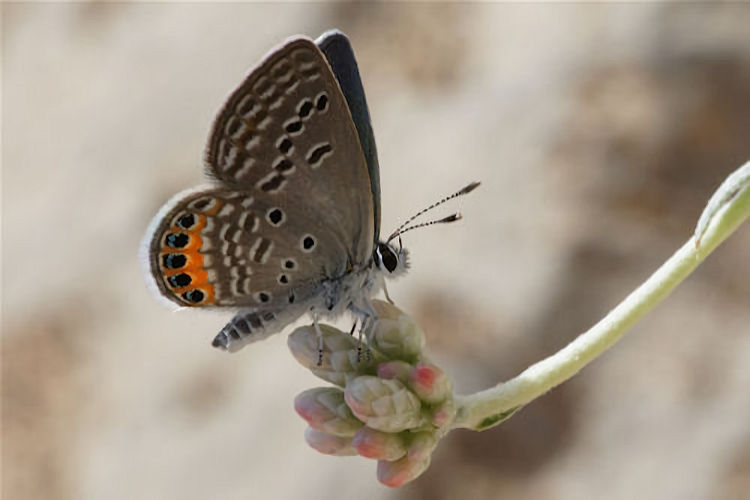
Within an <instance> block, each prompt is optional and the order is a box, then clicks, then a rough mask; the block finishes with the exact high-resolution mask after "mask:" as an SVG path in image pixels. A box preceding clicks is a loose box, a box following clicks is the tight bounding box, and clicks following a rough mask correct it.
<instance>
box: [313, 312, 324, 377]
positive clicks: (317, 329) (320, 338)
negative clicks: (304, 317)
mask: <svg viewBox="0 0 750 500" xmlns="http://www.w3.org/2000/svg"><path fill="white" fill-rule="evenodd" d="M312 317H313V328H314V329H315V335H317V337H318V363H317V364H318V366H321V365H322V364H323V332H321V331H320V325H319V324H318V315H317V314H316V313H315V312H314V311H313V313H312Z"/></svg>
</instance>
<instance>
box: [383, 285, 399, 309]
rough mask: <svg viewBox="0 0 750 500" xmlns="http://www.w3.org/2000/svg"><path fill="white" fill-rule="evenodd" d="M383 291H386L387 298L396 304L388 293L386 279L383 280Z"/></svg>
mask: <svg viewBox="0 0 750 500" xmlns="http://www.w3.org/2000/svg"><path fill="white" fill-rule="evenodd" d="M383 292H384V293H385V299H386V300H387V301H388V302H390V303H391V305H396V303H395V302H393V299H392V298H391V296H390V295H388V287H387V286H385V281H384V282H383Z"/></svg>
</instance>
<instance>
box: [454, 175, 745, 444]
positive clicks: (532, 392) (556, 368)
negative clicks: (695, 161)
mask: <svg viewBox="0 0 750 500" xmlns="http://www.w3.org/2000/svg"><path fill="white" fill-rule="evenodd" d="M748 216H750V162H748V163H746V164H745V165H743V166H742V167H740V168H739V169H738V170H736V171H735V172H734V173H732V174H731V175H730V176H729V177H728V178H727V179H726V181H724V183H723V184H722V185H721V186H720V187H719V189H718V190H717V191H716V193H715V194H714V195H713V196H712V197H711V200H709V202H708V205H707V206H706V209H705V210H704V212H703V214H702V215H701V217H700V219H699V221H698V225H697V228H696V231H695V234H694V235H693V237H692V238H690V240H688V241H687V242H686V243H685V244H684V245H683V246H682V247H681V248H680V249H679V250H677V252H675V254H674V255H672V257H670V258H669V260H667V261H666V262H665V263H664V264H663V265H662V266H661V267H660V268H659V269H657V270H656V272H655V273H654V274H652V275H651V277H649V278H648V280H646V282H645V283H643V284H642V285H641V286H639V287H638V288H637V289H636V290H635V291H633V292H632V293H631V294H630V295H628V296H627V297H626V298H625V300H623V301H622V302H621V303H620V304H619V305H618V306H617V307H615V308H614V309H612V310H611V311H610V312H609V314H607V315H606V316H605V317H604V318H603V319H602V320H601V321H599V322H598V323H597V324H595V325H594V326H593V327H591V329H589V330H588V331H587V332H585V333H582V334H581V335H579V336H578V337H577V338H576V339H575V340H573V341H572V342H571V343H570V344H568V345H567V346H565V347H564V348H563V349H561V350H560V351H558V352H557V353H555V354H553V355H552V356H550V357H548V358H546V359H543V360H542V361H539V362H538V363H536V364H534V365H532V366H530V367H529V368H527V369H526V370H524V371H523V372H522V373H521V374H519V375H518V376H516V377H515V378H513V379H511V380H508V381H507V382H504V383H501V384H499V385H497V386H495V387H493V388H490V389H486V390H484V391H481V392H478V393H475V394H471V395H464V396H456V406H457V410H458V412H457V415H456V419H455V421H454V422H453V427H454V428H469V429H475V430H482V429H486V428H488V427H491V426H493V425H495V424H497V423H499V422H502V421H503V420H504V419H506V418H508V417H509V416H510V415H512V414H513V413H514V412H515V411H516V410H518V409H519V408H521V407H522V406H523V405H525V404H527V403H529V402H530V401H532V400H534V399H535V398H537V397H539V396H541V395H542V394H544V393H545V392H547V391H549V390H550V389H552V388H553V387H555V386H557V385H558V384H561V383H562V382H564V381H565V380H567V379H569V378H570V377H572V376H573V375H575V374H576V373H578V371H579V370H580V369H581V368H583V367H584V366H586V365H587V364H588V363H589V362H591V361H592V360H593V359H595V358H596V357H597V356H599V355H600V354H601V353H602V352H604V351H605V350H606V349H607V348H608V347H610V346H611V345H612V344H614V343H615V342H617V341H618V340H619V339H620V337H622V335H623V334H624V333H625V332H626V331H627V330H628V328H630V327H631V326H632V325H633V324H635V323H636V322H637V321H638V320H639V319H641V318H642V317H643V316H644V315H645V314H646V313H647V312H648V311H650V310H651V309H652V308H653V307H654V306H656V305H657V304H658V303H659V302H661V301H662V300H663V299H664V298H666V297H667V296H668V295H669V294H670V293H671V292H672V290H673V289H674V288H675V287H676V286H677V285H678V284H679V283H680V282H682V280H684V279H685V278H686V277H688V276H689V275H690V273H692V272H693V270H694V269H695V268H696V267H698V265H699V264H700V263H701V262H702V261H703V260H704V259H705V258H706V257H707V256H708V255H709V254H710V253H711V252H712V251H713V250H714V249H715V248H716V247H717V246H719V244H720V243H721V242H722V241H724V240H725V239H726V238H727V237H728V236H729V235H730V234H732V233H733V232H734V230H735V229H736V228H737V227H738V226H739V225H740V224H741V223H742V222H743V221H744V220H745V219H746V218H747V217H748Z"/></svg>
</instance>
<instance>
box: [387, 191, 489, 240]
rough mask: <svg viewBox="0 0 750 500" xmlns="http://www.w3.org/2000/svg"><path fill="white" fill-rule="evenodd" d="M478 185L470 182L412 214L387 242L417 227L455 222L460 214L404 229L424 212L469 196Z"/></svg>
mask: <svg viewBox="0 0 750 500" xmlns="http://www.w3.org/2000/svg"><path fill="white" fill-rule="evenodd" d="M479 184H480V183H479V182H472V183H471V184H469V185H468V186H465V187H463V188H462V189H459V190H458V191H456V192H455V193H453V194H451V195H449V196H446V197H445V198H443V199H442V200H440V201H437V202H435V203H433V204H432V205H430V206H429V207H427V208H423V209H422V210H420V211H419V212H417V213H416V214H414V215H412V216H411V217H409V219H408V220H407V221H406V222H404V223H403V224H401V225H400V226H399V227H398V228H397V229H396V230H395V231H393V233H392V234H391V236H390V237H388V241H391V240H392V239H393V238H395V237H396V236H398V235H399V234H403V233H405V232H406V231H411V230H412V229H416V228H418V227H424V226H430V225H432V224H439V223H443V222H455V221H457V220H459V219H460V218H461V215H460V214H453V215H450V216H448V217H445V218H443V219H440V220H434V221H430V222H425V223H424V224H418V225H416V226H411V227H408V228H406V227H407V226H408V225H409V224H411V223H412V222H413V221H414V219H416V218H417V217H420V216H421V215H423V214H425V213H426V212H429V211H430V210H432V209H433V208H435V207H438V206H440V205H442V204H443V203H445V202H446V201H450V200H452V199H453V198H458V197H459V196H463V195H465V194H469V193H471V192H472V191H474V190H475V189H476V188H477V187H479ZM451 218H452V219H451ZM448 219H451V220H448ZM404 228H406V229H404Z"/></svg>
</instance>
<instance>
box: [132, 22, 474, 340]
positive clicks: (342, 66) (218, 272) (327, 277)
mask: <svg viewBox="0 0 750 500" xmlns="http://www.w3.org/2000/svg"><path fill="white" fill-rule="evenodd" d="M205 166H206V169H207V173H208V175H209V176H210V177H212V178H213V180H214V184H213V185H211V186H208V187H199V188H195V189H191V190H188V191H185V192H182V193H179V194H178V195H176V196H175V197H174V198H172V199H171V200H170V201H169V202H167V203H166V204H165V205H164V206H163V207H162V208H161V210H160V211H159V213H158V214H157V216H156V217H155V218H154V220H153V221H152V223H151V225H150V227H149V230H148V232H147V234H146V238H145V240H144V245H143V247H142V248H143V250H142V255H143V257H142V258H143V261H144V263H145V265H146V267H147V274H148V276H149V278H147V279H148V280H149V282H150V283H152V284H153V285H155V287H156V289H157V291H158V293H159V295H161V296H163V297H165V298H166V299H168V300H169V301H170V302H171V303H174V304H177V305H178V306H188V307H225V308H234V309H236V310H237V314H236V315H235V316H234V317H233V318H232V320H231V321H230V322H229V323H228V324H227V325H226V326H224V328H222V329H221V331H220V332H219V334H218V335H216V337H215V338H214V340H213V343H212V344H213V345H214V346H215V347H218V348H222V349H226V350H229V351H236V350H238V349H240V348H241V347H242V346H244V345H245V344H247V343H248V342H251V341H256V340H260V339H263V338H265V337H267V336H268V335H271V334H273V333H277V332H279V331H281V330H282V329H283V328H284V327H285V326H286V325H288V324H289V323H291V322H293V321H294V320H296V319H297V318H299V317H300V316H302V315H303V314H305V313H311V314H312V315H313V318H314V321H315V324H316V325H317V318H318V317H319V316H329V315H338V314H341V313H343V312H345V311H350V312H352V313H354V314H355V315H356V316H357V317H359V318H361V319H362V328H363V329H364V328H365V325H366V324H368V322H371V321H372V320H373V319H374V317H375V311H374V309H373V307H372V304H371V297H373V296H374V295H375V294H377V293H378V292H379V291H380V290H384V289H385V288H384V287H385V278H386V277H388V278H390V277H395V276H399V275H402V274H403V273H404V272H405V271H406V270H407V268H408V253H407V250H406V249H405V248H403V246H402V245H401V244H400V234H402V233H403V232H405V231H407V230H410V229H413V228H415V227H421V226H424V225H429V224H432V223H437V222H452V221H453V220H457V219H458V218H459V216H458V215H457V214H456V215H453V216H449V217H446V218H444V219H441V220H439V221H433V222H429V223H424V224H419V225H416V226H412V227H408V228H406V227H405V226H406V224H404V225H402V226H401V227H400V228H399V229H398V230H397V231H396V232H394V233H393V234H392V235H391V237H390V238H389V239H388V240H387V241H381V240H380V239H379V236H380V179H379V168H378V160H377V152H376V149H375V139H374V136H373V131H372V126H371V124H370V116H369V111H368V109H367V102H366V100H365V94H364V90H363V88H362V82H361V80H360V76H359V70H358V68H357V63H356V60H355V58H354V52H353V50H352V48H351V45H350V44H349V40H348V39H347V38H346V36H345V35H344V34H343V33H341V32H339V31H336V30H333V31H329V32H327V33H325V34H323V35H322V36H321V37H320V38H319V39H318V40H316V41H313V40H311V39H309V38H306V37H302V36H297V37H293V38H290V39H288V40H287V41H286V42H284V43H283V44H281V45H280V46H278V47H276V48H274V49H273V50H271V52H270V53H269V54H268V55H267V56H266V57H265V58H264V59H263V60H262V61H261V63H260V64H259V65H258V66H257V67H255V68H254V69H253V70H252V71H251V72H250V73H249V75H248V76H247V77H246V78H245V80H244V81H243V82H242V83H241V84H240V86H239V87H238V88H237V89H236V90H234V91H233V92H232V93H231V94H230V96H229V98H228V99H227V101H226V103H225V104H224V106H223V108H222V109H221V111H220V112H219V114H218V116H217V117H216V120H215V121H214V123H213V126H212V128H211V132H210V136H209V141H208V146H207V149H206V153H205ZM478 185H479V183H472V184H470V185H468V186H467V187H465V188H464V189H462V190H461V191H459V192H457V193H455V194H453V195H451V196H449V197H447V198H445V199H444V200H441V202H439V203H436V204H435V205H433V206H431V207H428V209H425V210H423V211H421V212H420V213H418V214H417V215H415V216H414V217H412V218H411V219H409V221H407V224H408V222H411V221H412V220H414V219H415V218H416V217H417V216H419V215H421V214H422V213H424V212H425V211H427V210H429V209H430V208H432V207H434V206H437V205H438V204H440V203H442V201H445V200H447V199H451V198H453V197H455V196H459V195H462V194H466V193H468V192H469V191H471V190H473V189H474V188H475V187H476V186H478ZM396 237H399V246H398V248H396V246H394V245H393V244H391V241H393V240H394V239H395V238H396ZM386 295H387V294H386ZM389 300H390V299H389Z"/></svg>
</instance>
